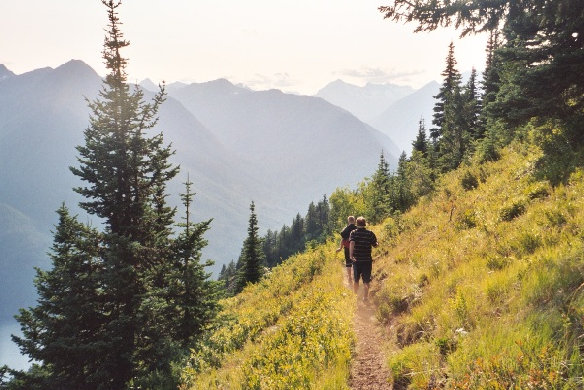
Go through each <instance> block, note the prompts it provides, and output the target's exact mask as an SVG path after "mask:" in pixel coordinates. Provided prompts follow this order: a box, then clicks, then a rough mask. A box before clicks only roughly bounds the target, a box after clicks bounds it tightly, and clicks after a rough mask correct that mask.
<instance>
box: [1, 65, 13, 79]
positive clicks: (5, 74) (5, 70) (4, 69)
mask: <svg viewBox="0 0 584 390" xmlns="http://www.w3.org/2000/svg"><path fill="white" fill-rule="evenodd" d="M14 76H15V74H14V73H12V72H11V71H10V70H9V69H8V68H7V67H6V66H5V65H4V64H0V81H2V80H5V79H7V78H9V77H14Z"/></svg>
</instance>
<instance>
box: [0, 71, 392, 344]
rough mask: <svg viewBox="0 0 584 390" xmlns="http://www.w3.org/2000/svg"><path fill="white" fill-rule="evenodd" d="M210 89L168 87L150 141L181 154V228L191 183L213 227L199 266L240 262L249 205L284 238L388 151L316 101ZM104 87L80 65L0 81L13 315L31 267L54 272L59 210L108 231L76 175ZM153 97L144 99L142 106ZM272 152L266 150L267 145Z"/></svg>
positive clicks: (5, 254)
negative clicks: (90, 212)
mask: <svg viewBox="0 0 584 390" xmlns="http://www.w3.org/2000/svg"><path fill="white" fill-rule="evenodd" d="M4 73H7V72H4ZM10 73H11V72H10ZM204 84H205V85H203V86H202V87H201V85H195V86H193V85H183V84H171V85H169V86H168V91H169V92H170V91H173V92H172V93H170V95H169V96H168V98H167V100H166V102H165V103H164V104H163V105H162V106H161V110H160V112H159V116H160V121H159V123H158V125H157V127H156V128H155V129H154V132H153V133H151V134H154V133H155V132H159V131H163V133H164V139H165V142H166V143H172V147H173V149H175V150H176V155H175V156H173V157H172V161H173V162H174V163H176V164H179V165H180V166H181V172H180V174H179V176H178V177H177V178H176V179H175V180H173V181H172V182H171V183H169V192H170V193H171V197H170V199H169V200H170V202H171V204H173V205H179V208H178V213H177V216H176V220H177V222H178V221H180V218H181V217H182V214H181V212H182V207H181V206H180V201H179V193H180V192H182V191H184V186H183V184H182V183H184V182H185V181H186V178H187V175H189V176H190V179H191V180H192V181H193V182H194V188H193V190H194V191H195V192H196V196H195V199H194V202H195V203H194V209H193V217H194V219H195V220H203V219H208V218H213V219H214V220H213V222H212V225H211V230H210V231H209V232H208V233H207V234H206V236H205V238H206V239H207V240H208V242H209V246H208V247H207V248H206V249H205V252H204V253H203V256H204V257H205V258H209V257H210V258H212V259H214V260H216V261H217V265H216V267H215V268H216V269H215V271H217V270H218V269H219V267H220V266H221V264H222V263H224V262H228V261H230V260H232V259H236V258H237V257H238V255H239V250H240V247H241V244H242V242H243V239H244V238H245V235H246V226H247V219H248V217H249V209H248V207H249V203H250V202H251V200H254V201H255V203H256V210H257V213H258V218H259V222H260V227H261V229H262V230H264V231H265V230H267V229H268V228H271V229H279V228H280V227H281V226H282V225H283V224H288V223H289V222H290V221H291V220H292V219H293V218H294V216H295V215H296V213H298V212H300V213H304V212H305V211H306V208H307V206H308V203H309V202H311V201H317V200H319V199H321V197H322V196H323V195H324V194H330V193H331V192H332V191H333V190H334V189H335V188H336V187H338V186H343V185H355V184H356V183H357V182H358V181H360V180H362V179H363V177H365V176H368V175H369V174H370V173H371V172H373V171H374V170H375V167H376V166H377V162H378V158H379V153H380V152H381V150H382V149H384V150H388V148H389V145H390V144H391V141H390V140H389V139H388V138H387V137H386V136H384V135H383V134H382V133H380V132H378V131H377V130H374V129H372V128H371V127H370V126H368V125H366V124H364V123H362V122H360V121H359V120H358V119H357V118H355V117H354V116H353V115H351V114H350V113H349V112H347V111H345V110H343V109H341V108H338V107H336V106H334V105H332V104H330V103H328V102H325V101H324V100H322V99H320V98H316V97H306V96H296V95H289V94H284V93H282V92H280V91H275V90H272V91H263V92H255V91H251V90H249V89H247V88H243V87H239V86H235V85H233V84H231V83H229V82H228V81H227V80H216V81H213V82H209V83H204ZM101 85H102V80H101V77H100V76H99V75H98V74H97V73H96V72H95V71H94V70H93V69H92V68H91V67H89V66H88V65H86V64H84V63H83V62H81V61H70V62H68V63H66V64H63V65H61V66H59V67H57V68H55V69H53V68H49V67H47V68H42V69H37V70H34V71H31V72H27V73H24V74H20V75H13V74H12V75H11V74H9V77H7V78H4V79H3V81H2V86H1V87H0V183H2V191H1V192H0V203H1V204H2V205H3V208H4V210H5V211H4V212H2V213H0V214H1V216H2V221H3V222H4V223H6V224H10V226H11V227H10V228H6V229H5V230H4V233H3V235H2V238H1V240H2V242H1V246H0V260H1V264H0V265H1V266H2V267H3V269H4V270H7V272H8V273H6V274H2V275H1V279H0V280H2V283H1V287H0V294H1V295H2V296H4V297H9V298H10V300H11V301H12V302H14V304H13V305H8V304H6V305H4V304H3V308H4V309H5V312H4V313H3V314H4V315H5V316H11V315H13V314H15V313H16V311H15V310H16V308H17V307H22V306H27V305H29V304H31V303H32V299H33V297H34V287H33V284H32V278H33V275H34V270H33V268H32V267H33V266H40V267H43V268H44V267H48V266H49V265H50V259H49V257H48V255H47V252H48V251H49V249H50V243H51V233H50V231H51V230H52V229H53V227H54V224H55V223H56V222H57V214H56V213H55V210H56V209H58V208H59V206H60V205H61V204H62V203H63V202H65V203H66V205H67V206H68V207H69V208H70V209H71V211H72V213H73V214H79V219H80V220H81V221H82V222H89V223H91V224H93V225H94V226H99V224H100V221H99V220H97V219H96V218H95V217H94V216H87V215H85V213H84V212H82V210H80V209H79V208H78V206H77V204H78V202H79V201H80V200H81V199H80V197H79V196H78V195H77V194H76V193H75V192H74V191H73V190H72V188H73V187H76V186H80V185H82V184H83V183H81V182H80V181H79V180H78V178H77V177H75V176H74V175H73V174H72V173H71V172H70V171H69V169H68V167H69V166H77V165H78V162H77V160H76V156H77V151H76V150H75V147H76V146H77V145H81V144H83V142H84V141H83V131H84V129H86V128H87V127H88V125H89V114H90V110H89V108H88V107H87V102H86V100H85V99H86V98H87V99H89V100H93V99H95V97H96V96H97V93H98V91H99V90H100V88H101ZM151 87H152V86H151ZM191 90H194V91H197V90H198V91H199V92H197V93H199V96H198V98H197V99H198V100H197V99H192V101H190V102H189V104H186V103H185V99H183V98H182V97H181V96H179V92H181V91H182V92H183V93H187V92H189V91H190V93H192V91H191ZM175 92H176V93H175ZM152 95H153V92H151V91H145V98H146V99H149V98H150V97H151V96H152ZM179 100H181V101H179ZM195 108H196V110H195ZM193 111H195V112H193ZM229 114H233V115H229ZM215 115H221V117H220V118H214V116H215ZM262 128H264V130H265V129H267V130H265V131H262ZM266 143H270V145H269V146H265V147H264V146H262V145H266ZM388 158H390V159H392V160H395V157H394V156H388ZM7 210H9V211H10V212H9V211H7ZM8 215H11V217H9V218H8V217H7V216H8ZM15 216H18V218H17V217H15ZM18 221H20V222H18ZM13 225H14V226H13ZM8 279H10V280H14V281H16V282H15V284H12V283H7V282H5V280H8ZM5 290H6V291H5ZM2 337H7V335H2Z"/></svg>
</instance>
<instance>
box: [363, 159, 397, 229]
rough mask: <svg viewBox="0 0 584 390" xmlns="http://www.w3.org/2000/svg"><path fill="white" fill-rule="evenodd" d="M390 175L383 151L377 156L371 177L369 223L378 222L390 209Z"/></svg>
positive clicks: (368, 199) (368, 203) (368, 202)
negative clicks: (376, 162) (377, 159)
mask: <svg viewBox="0 0 584 390" xmlns="http://www.w3.org/2000/svg"><path fill="white" fill-rule="evenodd" d="M392 190H393V188H392V177H391V174H390V172H389V163H388V162H387V160H386V159H385V156H384V154H383V151H382V152H381V155H380V156H379V164H378V165H377V170H376V171H375V173H374V174H373V177H372V178H371V183H370V185H369V195H368V197H367V205H368V209H369V213H370V216H369V219H370V221H371V223H378V222H380V221H382V220H383V219H384V218H385V217H387V216H388V215H389V213H390V212H391V211H392V205H391V202H392Z"/></svg>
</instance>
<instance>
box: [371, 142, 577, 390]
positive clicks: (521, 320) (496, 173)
mask: <svg viewBox="0 0 584 390" xmlns="http://www.w3.org/2000/svg"><path fill="white" fill-rule="evenodd" d="M539 157H540V154H539V152H538V151H537V150H536V149H534V148H531V147H529V146H527V145H522V144H519V143H516V144H513V145H511V146H510V147H508V148H507V149H505V150H504V151H503V152H502V155H501V159H500V160H499V161H495V162H488V163H484V164H481V165H479V164H471V165H469V166H466V167H463V168H461V169H459V170H457V171H454V172H451V173H449V174H447V175H445V176H443V177H442V178H441V181H440V183H439V185H438V187H437V190H436V191H435V193H433V194H432V195H431V196H430V197H427V198H424V199H421V200H420V202H419V204H418V206H416V207H414V208H412V209H411V210H410V211H409V212H408V213H406V214H404V215H401V216H399V219H400V220H399V225H400V232H399V233H398V234H395V226H396V224H398V222H397V221H396V220H395V218H389V219H388V220H386V221H385V222H384V224H383V225H385V227H384V226H381V227H380V228H379V229H380V231H381V234H382V236H383V235H384V234H385V236H384V237H382V239H381V241H382V243H383V246H384V247H383V248H381V249H380V252H381V253H383V256H381V258H380V259H378V260H377V261H376V263H375V266H374V279H375V283H374V285H373V289H372V293H373V295H374V296H375V301H376V303H377V304H378V313H377V316H378V318H379V319H380V320H381V321H384V322H386V323H391V324H392V326H391V328H389V329H390V333H389V336H388V337H389V338H391V339H392V341H393V343H394V345H395V347H394V348H392V349H391V352H390V353H389V356H388V358H387V361H388V366H389V367H390V370H391V372H392V377H393V381H394V385H395V387H396V388H410V389H433V388H455V389H508V388H516V389H523V388H538V389H572V388H581V386H583V379H582V378H583V373H584V369H583V367H584V360H583V356H584V316H583V315H582V314H583V312H584V309H583V306H582V303H583V302H584V287H583V283H584V244H583V243H584V233H583V227H584V196H582V194H583V193H584V180H582V178H583V172H582V170H581V169H577V170H576V171H575V172H574V173H572V175H571V177H570V179H569V180H568V181H567V182H566V183H565V184H559V185H557V186H556V187H552V186H551V185H550V183H549V182H547V181H542V180H537V179H536V178H535V177H536V175H534V170H535V165H536V162H537V161H538V158H539Z"/></svg>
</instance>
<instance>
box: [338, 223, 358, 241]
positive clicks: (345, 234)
mask: <svg viewBox="0 0 584 390" xmlns="http://www.w3.org/2000/svg"><path fill="white" fill-rule="evenodd" d="M355 229H357V226H355V224H354V223H352V224H350V225H347V226H345V228H344V229H343V231H342V232H341V238H342V239H343V240H348V239H349V236H350V235H351V232H352V231H353V230H355Z"/></svg>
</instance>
